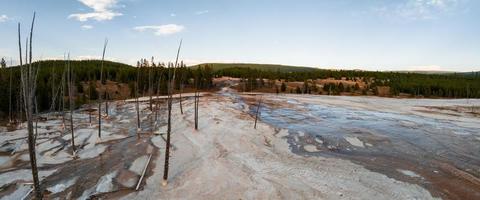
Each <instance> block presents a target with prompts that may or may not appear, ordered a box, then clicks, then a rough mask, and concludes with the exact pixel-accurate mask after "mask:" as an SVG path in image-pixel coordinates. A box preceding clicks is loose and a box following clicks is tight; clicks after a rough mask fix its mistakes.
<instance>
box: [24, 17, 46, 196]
mask: <svg viewBox="0 0 480 200" xmlns="http://www.w3.org/2000/svg"><path fill="white" fill-rule="evenodd" d="M34 23H35V12H34V13H33V19H32V26H31V29H30V55H25V57H26V58H27V57H28V56H30V57H29V62H28V66H27V63H25V64H26V65H25V66H23V63H22V49H21V41H20V38H21V36H20V23H19V24H18V45H19V52H20V67H21V68H20V69H21V80H22V81H21V82H22V88H23V91H22V92H23V99H24V109H25V116H26V118H27V127H28V128H27V129H28V151H29V156H30V166H31V168H32V177H33V185H34V187H35V196H36V198H37V199H42V197H43V194H42V189H41V188H40V180H39V179H38V169H37V159H36V153H35V138H34V133H33V101H34V99H35V90H36V76H37V74H38V67H37V70H36V71H32V70H33V69H32V38H33V26H34ZM25 68H26V69H25Z"/></svg>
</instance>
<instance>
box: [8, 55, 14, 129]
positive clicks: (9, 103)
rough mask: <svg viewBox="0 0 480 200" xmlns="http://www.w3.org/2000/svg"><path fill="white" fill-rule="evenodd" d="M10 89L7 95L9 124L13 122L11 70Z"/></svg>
mask: <svg viewBox="0 0 480 200" xmlns="http://www.w3.org/2000/svg"><path fill="white" fill-rule="evenodd" d="M11 65H12V61H10V66H11ZM9 70H10V77H9V78H10V86H9V87H10V88H9V91H10V92H9V95H8V99H9V100H8V118H9V119H8V121H9V123H12V122H13V115H12V71H13V69H12V68H10V69H9Z"/></svg>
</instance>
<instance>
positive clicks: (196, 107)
mask: <svg viewBox="0 0 480 200" xmlns="http://www.w3.org/2000/svg"><path fill="white" fill-rule="evenodd" d="M199 102H200V93H199V92H198V89H197V90H196V91H195V97H194V104H195V130H198V103H199Z"/></svg>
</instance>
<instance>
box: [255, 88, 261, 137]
mask: <svg viewBox="0 0 480 200" xmlns="http://www.w3.org/2000/svg"><path fill="white" fill-rule="evenodd" d="M261 104H262V96H260V101H258V106H257V112H256V113H255V125H254V126H253V128H254V129H257V119H258V114H259V113H260V105H261Z"/></svg>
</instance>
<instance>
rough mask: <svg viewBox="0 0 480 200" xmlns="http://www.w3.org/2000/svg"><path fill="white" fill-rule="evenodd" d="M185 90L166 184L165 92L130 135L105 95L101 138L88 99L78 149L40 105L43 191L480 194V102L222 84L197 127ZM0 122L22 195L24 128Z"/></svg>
mask: <svg viewBox="0 0 480 200" xmlns="http://www.w3.org/2000/svg"><path fill="white" fill-rule="evenodd" d="M184 96H186V97H184V101H183V109H184V113H183V115H182V114H181V113H180V109H179V103H178V101H176V102H175V103H174V105H173V120H172V122H173V124H172V128H173V129H172V135H171V136H172V151H171V159H170V173H169V179H168V185H166V186H162V177H163V165H164V156H165V151H164V150H165V140H164V137H165V136H164V133H165V130H166V128H165V127H166V126H165V125H166V123H165V122H166V108H165V107H166V106H165V103H164V98H158V100H159V101H161V104H160V108H159V115H158V119H157V120H155V114H154V112H152V111H150V110H149V103H148V101H142V103H141V105H140V109H141V111H142V112H141V122H142V125H141V130H140V131H139V135H138V136H137V128H136V126H137V119H136V111H135V103H134V102H132V101H116V102H111V103H110V104H109V115H108V116H103V118H104V119H103V124H102V137H101V138H99V137H98V130H97V121H98V119H97V118H96V116H93V119H92V123H90V118H89V115H88V113H87V112H86V111H85V110H86V109H87V108H89V107H88V106H86V107H84V108H82V109H79V110H77V111H75V113H74V124H75V125H74V132H75V144H76V145H77V152H76V153H75V155H72V153H73V151H72V146H71V142H70V140H71V135H70V134H71V133H70V130H69V127H68V126H67V127H66V129H63V128H62V117H61V116H60V115H58V113H46V114H43V115H42V117H43V120H41V121H39V123H38V136H37V158H38V165H39V169H40V174H39V175H40V177H41V185H42V187H43V189H44V190H45V196H46V197H47V198H49V199H89V198H102V199H119V198H120V199H437V198H438V199H480V179H479V177H480V114H479V108H478V106H479V105H480V100H464V99H463V100H443V99H435V100H432V99H391V98H377V97H344V96H312V95H275V94H246V93H237V92H235V91H233V90H231V89H229V88H223V89H222V90H221V91H220V92H217V93H205V94H204V95H203V96H202V97H201V99H200V109H199V113H200V116H199V130H198V131H196V130H194V123H193V115H194V112H193V111H194V110H193V98H191V97H189V95H188V94H185V95H184ZM190 96H191V95H190ZM260 99H261V101H262V104H261V107H260V115H259V121H258V124H257V129H254V128H253V127H254V117H255V112H256V110H257V104H258V102H259V101H260ZM142 100H147V99H142ZM473 105H475V106H477V107H474V106H473ZM93 107H96V106H95V105H92V108H93ZM154 107H155V106H154ZM67 116H69V115H67ZM66 120H69V119H68V118H67V119H66ZM67 124H68V123H67ZM152 127H153V128H152ZM0 131H1V133H0V197H1V198H2V199H22V198H24V197H26V198H29V197H31V196H32V194H31V193H29V192H30V191H31V188H32V184H31V183H32V180H31V179H32V178H31V171H30V168H29V166H30V164H29V156H28V149H27V142H26V128H25V125H19V126H18V127H17V128H16V130H13V129H12V128H11V127H10V128H7V127H2V128H1V130H0ZM150 155H151V162H150V164H149V165H148V167H147V170H146V174H145V178H144V179H143V181H142V182H141V183H140V188H139V190H138V191H136V190H135V187H136V186H137V182H138V180H139V178H140V176H141V174H142V172H143V169H144V167H145V165H146V163H147V160H148V158H149V157H150Z"/></svg>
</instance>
